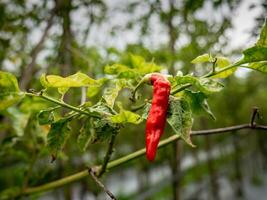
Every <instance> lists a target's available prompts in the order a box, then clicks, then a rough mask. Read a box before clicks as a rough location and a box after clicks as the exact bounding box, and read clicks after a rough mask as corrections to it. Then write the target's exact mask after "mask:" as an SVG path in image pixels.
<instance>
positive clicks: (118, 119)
mask: <svg viewBox="0 0 267 200" xmlns="http://www.w3.org/2000/svg"><path fill="white" fill-rule="evenodd" d="M118 106H119V108H120V113H119V114H116V115H113V116H111V117H110V119H111V122H113V123H118V124H119V123H132V124H139V123H140V122H142V118H141V117H140V116H139V115H138V114H135V113H133V112H131V111H128V110H124V109H123V107H122V105H121V104H118Z"/></svg>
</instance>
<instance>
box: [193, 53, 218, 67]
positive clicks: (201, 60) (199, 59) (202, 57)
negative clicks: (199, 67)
mask: <svg viewBox="0 0 267 200" xmlns="http://www.w3.org/2000/svg"><path fill="white" fill-rule="evenodd" d="M204 62H213V58H212V56H211V55H210V54H207V53H205V54H203V55H200V56H198V57H196V58H195V59H194V60H192V61H191V63H193V64H198V63H204Z"/></svg>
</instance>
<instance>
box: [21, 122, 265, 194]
mask: <svg viewBox="0 0 267 200" xmlns="http://www.w3.org/2000/svg"><path fill="white" fill-rule="evenodd" d="M242 129H256V130H264V131H267V126H266V125H256V126H254V127H252V126H251V125H250V124H241V125H236V126H230V127H225V128H217V129H210V130H200V131H192V132H191V136H192V137H195V136H200V135H204V136H205V135H212V134H220V133H225V132H232V131H238V130H242ZM234 133H236V132H234ZM179 139H180V137H179V136H178V135H172V136H170V137H169V138H167V139H165V140H162V141H161V142H160V143H159V148H162V147H164V146H166V145H168V144H170V143H172V142H174V141H176V140H179ZM145 152H146V150H145V148H143V149H140V150H138V151H136V152H133V153H131V154H129V155H126V156H124V157H121V158H118V159H116V160H114V161H111V162H109V163H108V164H107V167H106V169H113V168H115V167H118V166H120V165H122V164H125V163H126V162H129V161H131V160H134V159H136V158H139V157H141V156H143V155H144V154H145ZM93 168H94V169H98V170H100V169H101V166H95V167H93ZM87 175H88V170H84V171H81V172H78V173H76V174H73V175H70V176H67V177H65V178H62V179H59V180H56V181H52V182H50V183H46V184H44V185H40V186H36V187H30V188H26V189H25V190H24V191H23V192H22V193H20V194H17V196H19V195H27V194H33V193H37V192H44V191H48V190H51V189H55V188H57V187H61V186H63V185H66V184H68V183H72V182H75V181H78V180H80V179H82V178H84V177H86V176H87Z"/></svg>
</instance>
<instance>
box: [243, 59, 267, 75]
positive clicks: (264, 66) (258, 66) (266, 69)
mask: <svg viewBox="0 0 267 200" xmlns="http://www.w3.org/2000/svg"><path fill="white" fill-rule="evenodd" d="M248 68H251V69H255V70H257V71H259V72H263V73H267V61H262V62H256V63H251V64H249V65H248Z"/></svg>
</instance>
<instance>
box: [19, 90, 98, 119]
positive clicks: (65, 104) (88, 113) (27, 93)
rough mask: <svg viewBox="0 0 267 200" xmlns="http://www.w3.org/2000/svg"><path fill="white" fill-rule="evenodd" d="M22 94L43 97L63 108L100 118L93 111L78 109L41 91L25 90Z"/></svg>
mask: <svg viewBox="0 0 267 200" xmlns="http://www.w3.org/2000/svg"><path fill="white" fill-rule="evenodd" d="M24 94H25V95H28V96H34V97H40V98H43V99H45V100H48V101H50V102H53V103H55V104H57V105H60V106H62V107H65V108H68V109H70V110H73V111H75V112H78V113H81V114H83V115H87V116H89V117H94V118H101V117H100V116H98V115H96V114H94V113H90V112H86V111H84V110H81V109H79V108H77V107H75V106H72V105H70V104H67V103H65V102H63V101H59V100H57V99H54V98H52V97H49V96H47V95H44V94H42V93H30V92H25V93H24Z"/></svg>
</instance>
